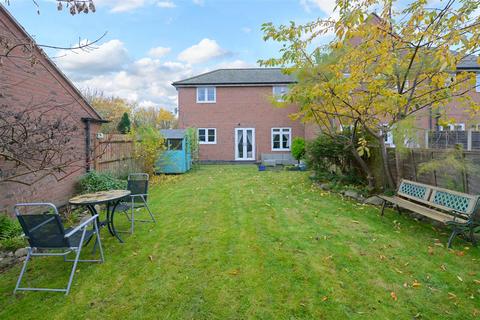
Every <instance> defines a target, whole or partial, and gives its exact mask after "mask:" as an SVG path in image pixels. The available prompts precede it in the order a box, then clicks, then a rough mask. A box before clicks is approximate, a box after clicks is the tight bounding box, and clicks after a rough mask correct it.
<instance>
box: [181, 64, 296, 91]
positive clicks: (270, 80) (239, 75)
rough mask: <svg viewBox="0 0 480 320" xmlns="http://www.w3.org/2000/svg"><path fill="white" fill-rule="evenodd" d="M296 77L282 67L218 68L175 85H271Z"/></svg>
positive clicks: (291, 80) (292, 80) (285, 82)
mask: <svg viewBox="0 0 480 320" xmlns="http://www.w3.org/2000/svg"><path fill="white" fill-rule="evenodd" d="M294 82H295V78H294V77H293V76H291V75H287V74H284V73H283V72H282V69H280V68H248V69H218V70H214V71H210V72H207V73H203V74H200V75H198V76H195V77H192V78H188V79H184V80H180V81H176V82H174V83H172V85H173V86H174V87H183V86H186V87H188V86H198V85H225V86H228V85H244V86H253V85H271V84H289V83H294Z"/></svg>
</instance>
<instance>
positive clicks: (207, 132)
mask: <svg viewBox="0 0 480 320" xmlns="http://www.w3.org/2000/svg"><path fill="white" fill-rule="evenodd" d="M198 143H199V144H216V143H217V129H216V128H198Z"/></svg>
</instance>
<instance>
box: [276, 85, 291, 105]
mask: <svg viewBox="0 0 480 320" xmlns="http://www.w3.org/2000/svg"><path fill="white" fill-rule="evenodd" d="M287 93H288V87H287V86H274V87H273V96H274V98H275V100H276V101H277V102H283V101H284V99H283V96H284V95H285V94H287Z"/></svg>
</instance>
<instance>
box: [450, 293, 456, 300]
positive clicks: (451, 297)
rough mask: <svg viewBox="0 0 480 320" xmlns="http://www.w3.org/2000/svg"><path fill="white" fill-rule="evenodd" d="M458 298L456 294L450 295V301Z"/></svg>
mask: <svg viewBox="0 0 480 320" xmlns="http://www.w3.org/2000/svg"><path fill="white" fill-rule="evenodd" d="M456 298H457V295H456V294H454V293H451V292H449V293H448V299H456Z"/></svg>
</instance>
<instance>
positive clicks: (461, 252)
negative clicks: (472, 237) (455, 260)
mask: <svg viewBox="0 0 480 320" xmlns="http://www.w3.org/2000/svg"><path fill="white" fill-rule="evenodd" d="M455 254H456V255H457V256H459V257H463V256H464V255H465V251H455Z"/></svg>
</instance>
